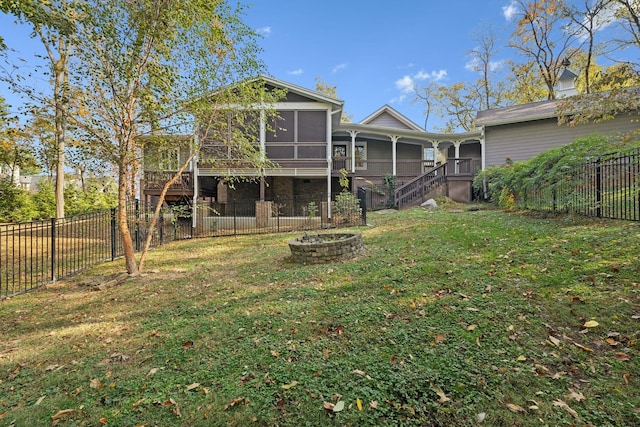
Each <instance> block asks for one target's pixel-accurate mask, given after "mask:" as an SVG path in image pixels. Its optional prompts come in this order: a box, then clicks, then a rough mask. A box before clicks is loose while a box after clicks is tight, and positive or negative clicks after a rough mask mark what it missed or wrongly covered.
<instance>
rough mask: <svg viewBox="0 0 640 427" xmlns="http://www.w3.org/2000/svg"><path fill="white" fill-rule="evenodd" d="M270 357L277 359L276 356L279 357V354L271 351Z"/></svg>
mask: <svg viewBox="0 0 640 427" xmlns="http://www.w3.org/2000/svg"><path fill="white" fill-rule="evenodd" d="M271 355H272V356H273V357H278V356H280V353H278V352H277V351H276V350H271Z"/></svg>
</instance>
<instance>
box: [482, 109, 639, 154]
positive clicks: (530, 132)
mask: <svg viewBox="0 0 640 427" xmlns="http://www.w3.org/2000/svg"><path fill="white" fill-rule="evenodd" d="M635 119H636V120H637V116H635ZM639 126H640V124H639V123H637V122H635V123H633V122H631V118H630V116H626V115H625V116H620V117H617V118H616V119H614V120H609V121H605V122H602V123H597V124H585V125H578V126H574V127H568V126H558V122H557V120H556V119H546V120H537V121H532V122H525V123H514V124H508V125H502V126H487V127H486V129H485V156H486V157H485V161H486V166H494V165H503V164H504V163H505V160H506V159H507V158H509V159H510V160H512V161H514V162H516V161H520V160H528V159H530V158H532V157H534V156H536V155H538V154H540V153H542V152H544V151H547V150H549V149H551V148H553V147H558V146H561V145H566V144H569V143H570V142H573V141H575V140H576V139H578V138H581V137H584V136H588V135H590V134H593V133H596V132H597V133H601V134H604V135H616V134H622V133H626V132H629V131H631V130H634V129H637V128H638V127H639Z"/></svg>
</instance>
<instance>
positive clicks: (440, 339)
mask: <svg viewBox="0 0 640 427" xmlns="http://www.w3.org/2000/svg"><path fill="white" fill-rule="evenodd" d="M446 340H447V337H446V336H445V334H438V335H436V339H435V342H436V344H440V343H443V342H445V341H446Z"/></svg>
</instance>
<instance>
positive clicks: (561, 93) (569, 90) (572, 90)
mask: <svg viewBox="0 0 640 427" xmlns="http://www.w3.org/2000/svg"><path fill="white" fill-rule="evenodd" d="M562 65H563V66H564V71H563V72H562V74H560V77H559V78H558V86H557V88H556V97H557V98H567V97H569V96H573V95H576V94H577V93H578V91H577V90H576V87H575V82H576V78H578V75H577V74H575V73H574V72H573V71H571V70H570V69H569V65H571V64H570V63H569V60H568V59H564V60H563V61H562Z"/></svg>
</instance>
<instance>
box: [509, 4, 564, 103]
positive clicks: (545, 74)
mask: <svg viewBox="0 0 640 427" xmlns="http://www.w3.org/2000/svg"><path fill="white" fill-rule="evenodd" d="M514 3H515V4H516V5H517V6H518V8H519V18H518V21H517V23H516V28H515V30H514V32H513V34H512V35H511V42H510V43H509V46H510V47H512V48H514V49H516V50H517V51H519V52H520V53H521V54H522V55H523V56H524V57H525V58H527V59H529V60H531V61H532V62H533V63H534V64H535V65H536V66H537V68H538V71H539V73H540V76H541V77H542V81H543V82H544V84H545V87H546V90H547V99H555V97H556V96H555V89H554V88H555V86H556V83H557V82H558V77H559V76H560V71H561V70H562V61H563V60H565V59H570V57H571V53H572V52H573V51H575V50H573V51H572V44H573V42H574V41H575V40H576V33H575V31H571V28H570V27H568V26H567V25H566V21H565V17H566V10H567V9H566V6H565V4H564V1H563V0H536V1H528V2H527V1H526V0H515V1H514ZM574 49H575V48H574Z"/></svg>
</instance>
